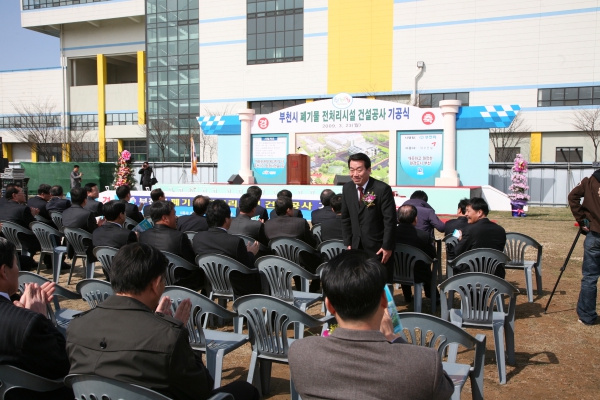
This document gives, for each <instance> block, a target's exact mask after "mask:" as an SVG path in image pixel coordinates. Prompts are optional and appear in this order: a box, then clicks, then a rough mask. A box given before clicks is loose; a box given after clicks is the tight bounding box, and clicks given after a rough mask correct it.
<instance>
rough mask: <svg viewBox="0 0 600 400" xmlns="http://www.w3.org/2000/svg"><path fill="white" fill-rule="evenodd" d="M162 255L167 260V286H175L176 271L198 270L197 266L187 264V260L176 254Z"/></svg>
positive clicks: (164, 252) (166, 252) (167, 253)
mask: <svg viewBox="0 0 600 400" xmlns="http://www.w3.org/2000/svg"><path fill="white" fill-rule="evenodd" d="M162 253H163V254H164V255H165V256H166V257H167V260H169V265H167V285H175V284H176V283H177V278H175V271H176V270H178V269H185V270H187V271H197V270H198V266H196V265H194V264H192V263H189V262H187V260H185V259H183V258H182V257H179V256H178V255H176V254H173V253H169V252H168V251H163V252H162Z"/></svg>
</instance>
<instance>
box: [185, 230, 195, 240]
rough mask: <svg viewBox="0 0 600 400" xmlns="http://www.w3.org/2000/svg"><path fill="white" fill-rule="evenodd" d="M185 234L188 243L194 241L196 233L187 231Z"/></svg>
mask: <svg viewBox="0 0 600 400" xmlns="http://www.w3.org/2000/svg"><path fill="white" fill-rule="evenodd" d="M183 233H185V234H186V236H187V237H188V239H190V242H191V241H193V240H194V236H196V232H194V231H187V232H183Z"/></svg>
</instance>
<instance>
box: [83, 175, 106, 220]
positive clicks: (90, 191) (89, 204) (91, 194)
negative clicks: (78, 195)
mask: <svg viewBox="0 0 600 400" xmlns="http://www.w3.org/2000/svg"><path fill="white" fill-rule="evenodd" d="M85 190H86V191H87V201H86V203H85V207H84V208H85V209H86V210H89V211H91V212H92V213H94V217H101V216H103V215H104V214H103V212H102V202H101V201H98V197H100V192H99V191H98V185H96V184H95V183H94V182H90V183H86V184H85Z"/></svg>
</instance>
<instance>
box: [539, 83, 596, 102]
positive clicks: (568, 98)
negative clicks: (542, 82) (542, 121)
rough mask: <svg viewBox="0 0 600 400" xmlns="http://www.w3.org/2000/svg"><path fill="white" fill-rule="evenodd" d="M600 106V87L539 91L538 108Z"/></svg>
mask: <svg viewBox="0 0 600 400" xmlns="http://www.w3.org/2000/svg"><path fill="white" fill-rule="evenodd" d="M591 104H600V86H586V87H568V88H555V89H539V90H538V107H559V106H585V105H591Z"/></svg>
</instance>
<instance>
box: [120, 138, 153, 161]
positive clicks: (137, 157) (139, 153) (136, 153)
mask: <svg viewBox="0 0 600 400" xmlns="http://www.w3.org/2000/svg"><path fill="white" fill-rule="evenodd" d="M123 149H124V150H129V152H130V153H131V155H132V158H133V161H147V160H148V146H147V144H146V141H145V140H123Z"/></svg>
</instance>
